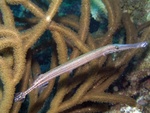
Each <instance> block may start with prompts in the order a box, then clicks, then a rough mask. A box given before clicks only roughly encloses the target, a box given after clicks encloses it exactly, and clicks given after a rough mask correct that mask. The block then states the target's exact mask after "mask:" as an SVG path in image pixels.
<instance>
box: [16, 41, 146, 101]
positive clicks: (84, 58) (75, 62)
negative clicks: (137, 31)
mask: <svg viewBox="0 0 150 113" xmlns="http://www.w3.org/2000/svg"><path fill="white" fill-rule="evenodd" d="M147 45H148V43H147V42H140V43H135V44H112V45H107V46H104V47H101V48H98V49H95V50H93V51H91V52H88V53H85V54H83V55H81V56H79V57H77V58H75V59H72V60H69V61H68V62H66V63H64V64H62V65H60V66H58V67H56V68H54V69H51V70H50V71H48V72H46V73H44V74H41V75H40V76H39V77H38V78H37V79H36V80H35V81H34V82H33V84H32V86H31V87H30V88H28V89H27V90H26V91H25V92H19V93H17V94H16V96H15V99H14V101H15V102H17V101H21V100H23V99H24V98H25V96H26V95H27V94H28V93H30V92H31V91H32V90H33V89H35V88H37V87H39V86H41V85H43V84H45V83H46V82H48V81H50V80H51V79H53V78H55V77H58V76H60V75H61V74H63V73H65V72H69V71H72V70H73V69H76V68H77V67H79V66H82V65H84V64H86V63H88V62H90V61H91V60H93V59H96V58H98V57H100V56H105V55H108V54H110V53H114V52H119V51H123V50H128V49H133V48H135V49H137V48H143V47H146V46H147Z"/></svg>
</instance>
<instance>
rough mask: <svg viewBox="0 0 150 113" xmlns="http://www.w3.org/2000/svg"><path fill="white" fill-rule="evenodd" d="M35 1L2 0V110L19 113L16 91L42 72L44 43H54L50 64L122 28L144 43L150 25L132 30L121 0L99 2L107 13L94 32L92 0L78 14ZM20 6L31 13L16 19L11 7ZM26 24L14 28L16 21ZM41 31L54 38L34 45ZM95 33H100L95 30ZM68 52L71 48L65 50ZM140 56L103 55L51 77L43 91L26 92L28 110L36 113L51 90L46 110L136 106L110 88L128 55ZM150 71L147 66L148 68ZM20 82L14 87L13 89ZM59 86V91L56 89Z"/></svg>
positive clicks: (107, 40) (129, 40)
mask: <svg viewBox="0 0 150 113" xmlns="http://www.w3.org/2000/svg"><path fill="white" fill-rule="evenodd" d="M38 2H40V1H39V0H33V1H31V0H0V11H1V15H2V19H1V20H0V22H1V23H0V55H1V56H0V79H1V90H0V112H2V113H18V112H19V110H20V108H21V105H22V102H14V101H13V100H14V94H15V91H16V92H24V91H25V90H26V89H27V88H28V87H29V86H31V84H32V83H33V82H34V80H35V79H36V78H37V77H38V76H37V74H40V73H41V70H40V68H39V67H40V66H39V63H38V62H36V60H35V59H34V57H33V56H34V55H35V54H36V53H37V52H39V51H43V50H44V49H45V48H46V47H52V48H53V51H52V53H51V54H52V57H51V58H50V59H51V63H50V64H51V68H54V67H57V66H58V65H60V64H64V63H65V62H67V61H69V60H71V59H73V58H76V57H77V56H80V55H81V54H84V53H87V52H90V51H91V50H93V49H96V48H101V47H103V46H106V45H108V44H113V36H114V34H115V33H116V32H117V30H118V29H120V28H121V27H124V28H125V31H126V41H125V43H126V44H133V43H137V42H143V41H148V42H149V35H150V27H149V24H148V25H146V27H143V26H141V27H140V28H138V29H137V28H136V27H135V25H134V24H133V22H132V21H131V20H130V15H129V14H128V13H127V12H122V10H121V7H120V1H119V0H103V3H104V5H105V7H106V9H107V13H108V30H107V32H105V33H104V35H100V36H99V35H98V36H96V38H94V37H95V36H94V35H93V34H92V33H90V32H89V29H90V27H89V26H90V22H91V18H90V5H91V4H90V1H89V0H81V14H80V16H79V15H71V14H68V15H65V16H59V14H58V13H57V12H59V10H58V9H59V8H60V7H61V6H60V5H61V4H62V3H63V2H64V1H62V0H47V2H49V7H48V9H47V11H45V10H46V7H44V5H43V6H41V7H39V6H38V5H36V4H37V3H38ZM16 4H21V5H22V6H24V7H25V9H28V10H29V11H30V13H31V14H33V16H32V17H28V16H26V17H24V18H18V17H16V16H15V15H14V14H13V13H12V12H13V10H12V8H11V7H12V6H14V5H16ZM21 22H22V23H25V25H22V26H17V23H21ZM45 31H48V32H50V33H51V34H52V39H51V40H50V41H48V42H45V44H41V45H39V46H38V47H37V48H34V46H33V45H34V43H36V42H37V41H38V39H40V38H41V35H43V34H44V32H45ZM97 32H99V31H97ZM69 50H71V52H69V54H68V51H69ZM137 53H141V54H142V50H140V49H134V50H130V51H125V52H121V53H119V54H117V57H116V58H115V61H114V60H113V57H112V56H111V55H110V56H102V57H101V58H98V59H95V60H93V61H91V62H90V63H88V64H86V65H83V66H81V67H80V68H77V69H76V70H73V72H71V74H70V73H69V72H68V73H65V74H63V75H61V76H60V77H59V80H55V79H52V80H51V81H50V82H49V83H48V86H47V87H46V88H45V89H41V88H37V89H35V90H33V91H32V92H31V93H30V94H29V96H28V97H29V98H28V99H29V105H28V112H29V113H37V112H38V111H39V110H40V109H41V108H42V106H43V105H44V102H45V101H46V100H47V99H48V97H49V95H50V94H54V96H53V98H52V99H51V102H49V103H48V104H47V105H48V106H49V108H48V109H46V112H48V113H58V112H67V113H69V112H83V113H84V112H100V111H106V110H109V103H111V104H114V103H124V104H129V105H134V104H135V100H134V99H132V98H131V97H130V95H129V96H124V95H123V96H122V95H119V94H118V93H117V92H116V93H110V91H109V90H108V87H109V86H110V85H111V84H112V83H113V82H114V81H115V80H117V79H118V78H119V77H120V75H122V73H124V71H125V69H126V68H127V66H128V64H129V62H130V61H131V59H132V58H133V57H134V56H135V55H137ZM147 68H148V69H150V67H147ZM147 76H148V75H147ZM17 85H18V87H17ZM55 86H57V89H55Z"/></svg>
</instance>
